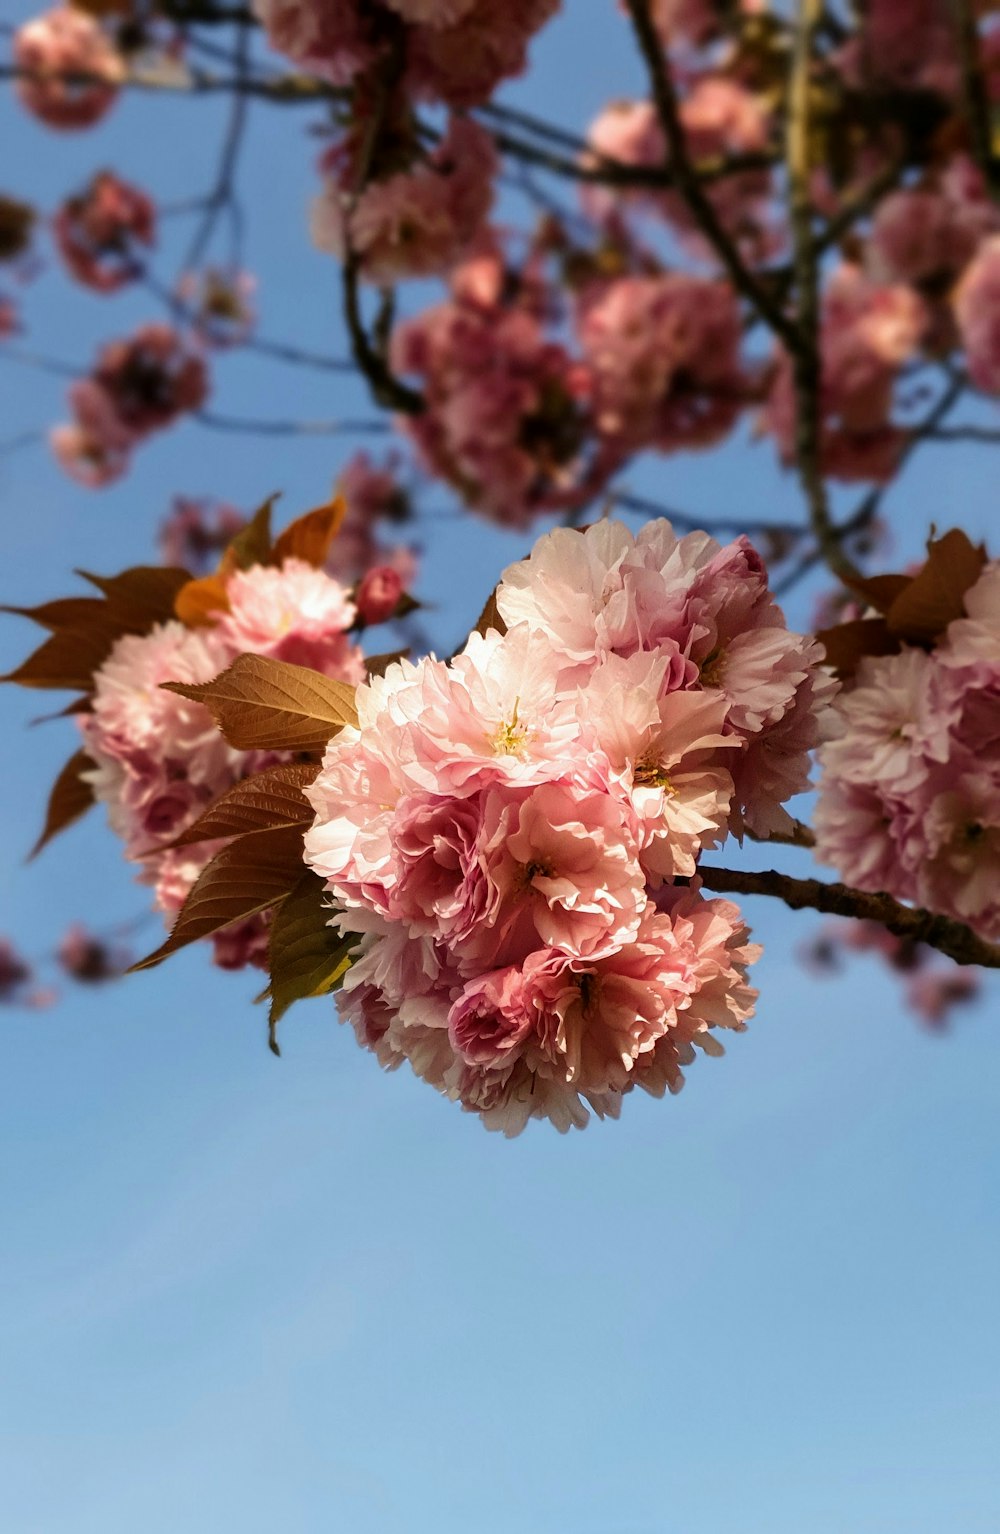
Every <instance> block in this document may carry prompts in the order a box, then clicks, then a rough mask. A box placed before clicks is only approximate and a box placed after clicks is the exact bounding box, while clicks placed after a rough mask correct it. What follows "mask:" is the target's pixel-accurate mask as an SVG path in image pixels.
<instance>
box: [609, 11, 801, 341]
mask: <svg viewBox="0 0 1000 1534" xmlns="http://www.w3.org/2000/svg"><path fill="white" fill-rule="evenodd" d="M625 4H626V7H627V9H628V12H629V15H630V16H631V18H632V25H633V27H634V29H635V34H636V39H637V41H638V44H639V48H640V51H641V53H642V56H643V58H644V60H645V62H646V68H647V70H648V73H649V83H650V87H651V90H652V95H653V101H654V104H655V106H656V111H657V115H658V117H659V119H660V126H661V128H662V129H663V136H664V139H665V140H666V145H667V162H666V164H665V166H664V174H666V175H669V176H671V177H672V180H673V182H674V184H675V186H676V187H677V190H678V192H679V193H680V194H681V196H682V197H683V198H684V201H685V202H686V204H687V206H688V210H689V212H690V213H691V216H692V217H693V218H694V219H695V220H696V222H697V224H698V227H699V229H700V230H701V231H702V233H703V234H704V236H705V238H706V239H707V240H708V241H709V243H710V245H711V246H712V249H713V250H714V251H715V253H716V255H717V256H718V258H719V260H720V262H721V263H722V265H723V267H724V268H725V271H726V274H727V276H728V277H729V280H730V282H731V283H732V284H733V287H734V288H736V290H737V292H739V293H741V294H742V295H743V297H744V298H745V299H746V300H747V302H748V303H750V304H751V305H752V306H753V308H754V309H755V310H756V312H757V314H759V316H760V318H761V319H762V320H763V321H764V323H765V324H766V325H767V326H768V328H769V329H770V330H772V331H774V333H775V335H778V336H780V337H781V339H782V340H783V341H784V343H785V345H786V346H787V347H788V349H789V351H790V352H792V354H793V355H794V353H795V352H796V351H797V350H798V348H799V334H798V329H797V327H796V325H795V323H794V322H793V321H792V320H791V319H789V317H788V315H787V314H786V313H785V312H784V310H783V309H782V308H781V307H780V305H779V304H777V303H776V302H775V301H774V299H773V298H772V297H771V295H770V294H769V293H768V292H767V291H766V289H764V288H763V287H761V285H760V283H759V282H758V281H757V278H756V277H755V276H754V274H753V272H752V271H751V270H750V268H749V267H748V266H746V265H745V264H744V261H743V258H742V257H741V255H740V253H739V250H738V249H737V247H736V244H735V242H734V240H733V239H732V238H731V237H730V235H729V232H728V230H727V229H726V228H725V225H724V224H723V223H722V221H721V219H720V218H719V215H718V214H717V213H716V211H715V206H714V204H713V203H712V201H711V199H710V197H709V196H708V194H707V193H706V191H705V188H704V186H703V185H702V181H701V177H700V176H699V175H698V172H697V171H696V170H695V167H694V166H693V164H692V163H691V159H690V157H689V155H688V148H687V141H686V139H685V136H684V126H683V124H682V122H681V116H680V108H679V105H678V101H677V93H676V91H675V89H674V81H673V76H672V74H671V71H670V65H669V63H668V61H667V57H666V54H665V53H664V50H663V45H662V43H661V42H660V37H659V34H658V32H657V30H656V26H655V24H654V22H653V18H652V15H651V13H650V9H649V0H625Z"/></svg>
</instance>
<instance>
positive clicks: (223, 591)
mask: <svg viewBox="0 0 1000 1534" xmlns="http://www.w3.org/2000/svg"><path fill="white" fill-rule="evenodd" d="M277 499H278V497H277V495H272V496H269V497H268V499H267V500H266V501H265V502H264V504H263V505H262V506H259V507H258V508H257V511H256V512H255V513H254V516H253V518H252V519H251V520H250V521H249V522H248V523H247V525H246V527H241V528H240V530H239V532H238V533H236V534H235V535H234V536H233V537H232V538H231V539H230V540H229V543H228V544H227V545H226V548H225V550H224V552H223V555H222V558H221V559H220V560H219V565H218V568H217V569H216V571H215V573H214V574H213V575H203V576H200V577H198V578H197V579H195V580H192V579H191V578H190V577H188V579H187V580H186V581H185V582H184V584H183V585H182V586H181V588H180V590H179V591H178V592H177V594H176V596H175V598H174V614H175V616H176V617H178V618H179V619H180V621H181V622H182V623H185V624H187V627H188V628H189V629H197V628H209V627H211V625H212V624H213V623H214V622H215V619H216V617H217V615H218V614H219V613H224V612H228V611H229V592H228V585H229V577H230V576H231V575H232V573H233V571H234V570H249V569H250V567H251V565H263V564H267V563H268V560H269V557H270V553H271V508H272V506H273V505H274V503H275V501H276V500H277Z"/></svg>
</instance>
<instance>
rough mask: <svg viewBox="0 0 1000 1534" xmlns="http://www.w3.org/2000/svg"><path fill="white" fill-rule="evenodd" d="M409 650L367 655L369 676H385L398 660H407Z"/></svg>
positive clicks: (366, 666) (366, 662)
mask: <svg viewBox="0 0 1000 1534" xmlns="http://www.w3.org/2000/svg"><path fill="white" fill-rule="evenodd" d="M409 653H410V652H409V650H387V651H386V652H385V654H384V655H366V656H365V670H366V671H367V672H368V675H369V676H385V674H386V672H387V671H388V669H389V667H390V666H394V665H395V663H396V661H398V660H406V659H407V657H408V655H409Z"/></svg>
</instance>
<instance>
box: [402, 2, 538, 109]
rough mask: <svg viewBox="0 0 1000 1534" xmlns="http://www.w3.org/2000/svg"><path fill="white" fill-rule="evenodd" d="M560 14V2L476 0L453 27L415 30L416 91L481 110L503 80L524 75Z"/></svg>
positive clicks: (412, 73)
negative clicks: (531, 53) (537, 42)
mask: <svg viewBox="0 0 1000 1534" xmlns="http://www.w3.org/2000/svg"><path fill="white" fill-rule="evenodd" d="M405 3H408V4H421V3H423V0H405ZM446 3H448V4H451V3H453V0H446ZM558 9H559V0H504V3H503V5H502V6H498V5H497V4H496V0H474V3H473V4H472V5H470V6H467V7H464V8H463V14H462V15H461V17H460V18H459V19H458V20H457V21H456V22H455V23H454V24H453V25H450V26H422V27H414V28H413V30H412V32H411V34H410V36H409V39H408V45H409V46H408V59H409V72H408V79H409V81H410V83H411V85H412V88H413V89H414V91H415V92H416V94H417V95H418V96H423V97H427V98H429V99H431V100H440V101H445V102H447V103H448V105H449V106H452V107H459V108H461V107H471V106H476V105H478V104H479V103H480V102H482V101H485V100H487V98H488V97H489V96H491V95H492V94H493V92H494V90H495V89H496V87H497V86H498V85H499V84H500V82H501V80H506V79H510V78H511V77H512V76H515V75H519V74H521V73H522V71H523V70H524V68H525V65H526V64H527V61H528V44H529V42H530V41H531V38H532V36H533V35H534V33H535V32H537V31H538V30H539V29H540V28H541V27H543V26H544V25H545V23H546V22H547V21H548V20H549V19H550V18H551V17H552V16H554V15H555V13H556V11H557V10H558Z"/></svg>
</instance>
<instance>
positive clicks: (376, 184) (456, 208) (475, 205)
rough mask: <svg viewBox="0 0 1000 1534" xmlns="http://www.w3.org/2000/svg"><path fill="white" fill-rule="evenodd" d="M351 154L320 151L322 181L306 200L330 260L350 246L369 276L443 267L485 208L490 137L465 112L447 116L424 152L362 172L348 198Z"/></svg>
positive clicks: (390, 278) (491, 164)
mask: <svg viewBox="0 0 1000 1534" xmlns="http://www.w3.org/2000/svg"><path fill="white" fill-rule="evenodd" d="M353 159H354V156H353V155H352V154H350V153H348V154H344V153H342V152H341V150H340V149H335V150H334V151H333V152H332V154H329V155H328V156H327V157H326V159H325V162H324V168H325V170H326V173H327V181H326V186H325V189H324V191H323V193H322V194H321V195H320V196H319V197H318V198H317V199H316V201H315V202H314V204H313V212H312V236H313V242H314V244H316V245H318V246H319V248H320V249H321V250H327V251H330V252H331V254H332V255H335V256H336V257H337V258H338V260H343V259H344V257H345V255H346V253H347V250H348V246H350V249H351V250H352V251H353V252H354V253H355V254H356V255H357V257H358V260H359V265H360V270H361V272H362V274H363V275H364V276H365V277H367V278H368V279H369V281H371V282H378V283H387V282H395V281H397V280H398V279H399V278H401V277H426V276H431V275H434V274H435V273H439V272H443V271H446V270H447V269H448V267H449V266H452V265H453V264H454V263H455V261H456V260H457V259H458V258H459V257H460V256H461V255H462V254H463V253H464V251H465V250H466V249H467V248H468V246H469V245H470V244H471V243H472V241H473V239H474V238H475V236H476V234H477V233H478V231H479V229H480V227H481V225H482V224H483V222H484V221H485V219H486V217H487V215H488V213H489V210H490V204H491V203H492V200H493V185H492V183H493V177H494V175H495V173H496V168H497V162H496V155H495V153H494V150H493V140H492V138H491V137H490V135H489V134H488V133H487V132H486V130H485V129H484V128H481V127H480V126H479V125H478V124H477V123H475V122H472V121H471V120H470V119H468V118H462V117H455V118H453V119H452V120H451V123H450V125H449V127H448V131H447V133H446V134H445V136H444V138H443V139H442V141H441V143H440V144H439V145H438V147H437V148H436V149H435V150H434V152H433V153H432V154H431V155H429V156H428V157H427V158H426V159H421V158H417V159H415V160H414V162H413V164H412V165H410V166H409V167H408V168H407V169H405V170H400V171H395V172H394V173H392V174H390V175H387V176H385V177H382V178H374V179H372V180H370V181H369V182H368V184H367V185H366V186H365V187H364V189H363V191H361V192H360V194H359V195H358V196H357V198H356V200H354V198H353V191H352V189H353V187H354V184H355V179H356V169H355V166H354V164H353ZM352 204H353V205H352Z"/></svg>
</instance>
